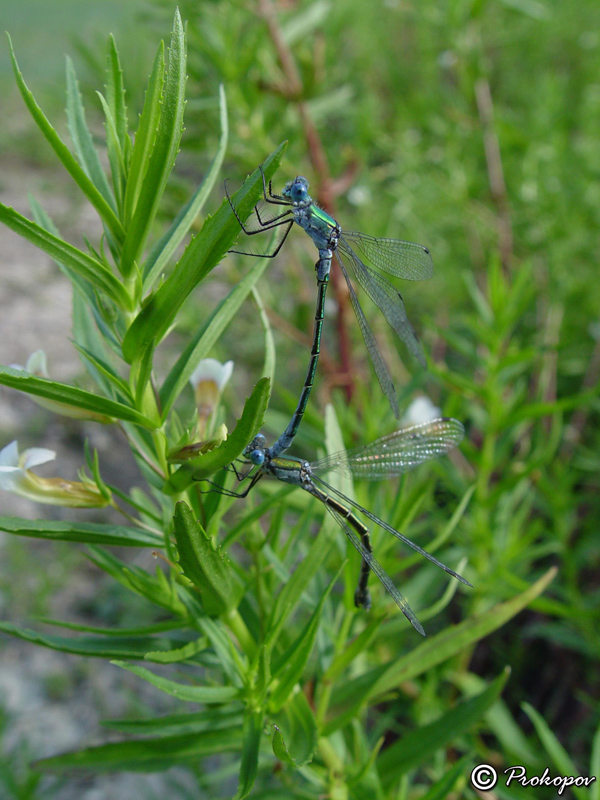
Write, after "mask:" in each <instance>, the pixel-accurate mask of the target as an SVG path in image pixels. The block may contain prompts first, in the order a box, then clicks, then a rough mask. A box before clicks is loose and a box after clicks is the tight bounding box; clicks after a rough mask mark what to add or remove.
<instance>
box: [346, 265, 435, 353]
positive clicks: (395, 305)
mask: <svg viewBox="0 0 600 800" xmlns="http://www.w3.org/2000/svg"><path fill="white" fill-rule="evenodd" d="M337 256H338V261H341V253H340V252H339V251H338V252H337ZM346 256H347V257H348V258H349V259H350V262H351V264H352V269H353V271H354V275H355V276H356V280H357V281H358V283H359V285H360V286H361V288H362V289H363V291H364V292H366V294H367V295H368V296H369V297H370V298H371V300H372V301H373V302H374V303H375V305H376V306H377V307H378V308H379V310H380V311H381V313H382V314H383V316H384V317H385V318H386V320H387V323H388V325H390V327H391V328H392V329H393V330H394V331H395V332H396V333H397V334H398V336H399V337H400V339H401V340H402V341H403V342H404V344H405V345H406V346H407V348H408V350H409V351H410V352H411V353H412V355H413V356H414V357H415V358H416V359H417V361H418V362H419V364H421V366H423V367H426V366H427V361H426V359H425V354H424V352H423V347H422V346H421V343H420V341H419V340H418V338H417V334H416V333H415V329H414V328H413V326H412V325H411V324H410V322H409V321H408V316H407V315H406V308H405V307H404V301H403V300H402V296H401V295H400V292H398V290H397V289H396V288H395V287H394V286H392V284H391V283H390V282H389V281H387V280H386V279H385V278H384V277H383V276H382V275H379V273H377V272H375V270H373V269H371V268H370V267H367V265H366V264H363V262H362V261H361V260H360V258H358V256H357V255H356V254H355V253H354V252H352V250H350V251H349V252H348V253H346Z"/></svg>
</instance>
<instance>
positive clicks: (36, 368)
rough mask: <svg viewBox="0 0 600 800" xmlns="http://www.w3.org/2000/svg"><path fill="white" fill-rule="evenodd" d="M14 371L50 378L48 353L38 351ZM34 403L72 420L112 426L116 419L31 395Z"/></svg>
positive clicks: (12, 366)
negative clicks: (83, 420) (90, 421)
mask: <svg viewBox="0 0 600 800" xmlns="http://www.w3.org/2000/svg"><path fill="white" fill-rule="evenodd" d="M10 366H11V368H12V369H18V370H21V372H28V373H29V374H30V375H35V376H36V378H50V375H49V374H48V362H47V360H46V353H44V351H43V350H36V351H35V353H32V354H31V355H30V356H29V358H28V359H27V364H26V365H25V366H24V367H22V366H21V365H20V364H11V365H10ZM31 399H32V400H33V402H34V403H37V404H38V406H41V407H42V408H47V409H48V410H49V411H53V412H54V413H55V414H62V416H64V417H70V418H71V419H85V420H92V421H93V422H101V423H102V424H103V425H110V424H111V423H113V422H114V421H115V420H114V417H109V416H107V415H106V414H102V413H100V412H99V411H90V410H88V409H85V408H79V407H78V406H72V405H71V404H70V403H61V402H60V400H49V399H48V398H47V397H39V396H36V395H31Z"/></svg>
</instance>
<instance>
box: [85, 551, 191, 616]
mask: <svg viewBox="0 0 600 800" xmlns="http://www.w3.org/2000/svg"><path fill="white" fill-rule="evenodd" d="M87 557H88V558H89V559H90V561H91V562H92V563H93V564H95V565H96V566H97V567H98V568H99V569H101V570H103V571H104V572H106V573H107V574H108V575H112V577H113V578H114V579H115V580H116V581H118V582H119V583H120V584H121V585H122V586H124V587H125V588H126V589H128V590H129V591H132V592H135V593H136V594H139V595H141V596H142V597H145V598H146V599H147V600H149V601H150V602H151V603H153V604H155V605H157V606H159V607H160V608H166V609H167V610H168V611H170V612H171V613H172V614H174V615H176V616H180V617H185V616H186V612H185V607H184V605H183V603H182V602H181V601H180V599H179V597H178V595H177V593H176V590H175V586H173V584H172V583H170V582H169V581H168V580H167V578H166V577H165V574H164V573H163V571H162V570H161V568H160V567H159V566H157V567H156V574H155V575H154V576H152V575H149V574H148V573H147V572H146V571H145V570H143V569H140V568H139V567H136V566H133V565H132V566H127V565H126V564H124V563H123V562H122V561H121V560H120V559H118V558H117V557H116V556H115V555H113V554H112V553H111V552H109V551H108V550H105V549H101V548H98V547H95V546H94V545H90V546H89V553H88V554H87Z"/></svg>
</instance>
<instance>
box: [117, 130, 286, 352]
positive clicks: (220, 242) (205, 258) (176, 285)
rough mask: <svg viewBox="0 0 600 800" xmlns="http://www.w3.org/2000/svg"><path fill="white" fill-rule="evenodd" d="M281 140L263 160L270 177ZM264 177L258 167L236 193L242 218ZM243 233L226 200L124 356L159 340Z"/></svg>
mask: <svg viewBox="0 0 600 800" xmlns="http://www.w3.org/2000/svg"><path fill="white" fill-rule="evenodd" d="M285 146H286V145H285V143H283V144H281V145H280V146H279V147H278V148H277V150H275V152H274V153H272V154H271V155H270V156H269V158H267V160H266V161H265V162H264V164H263V170H264V173H265V177H266V179H267V180H269V179H270V178H271V177H272V176H273V174H274V172H275V170H276V169H277V167H278V166H279V162H280V161H281V158H282V156H283V153H284V150H285ZM262 185H263V184H262V177H261V175H260V172H259V170H258V169H256V170H255V171H254V172H253V173H252V175H251V176H250V177H249V178H248V180H247V181H246V182H245V183H244V185H243V186H242V187H241V189H239V190H238V191H237V192H236V193H235V195H234V196H233V202H234V203H235V207H236V209H237V210H238V213H239V215H240V217H241V219H245V218H247V217H248V216H249V214H250V212H251V211H252V209H253V208H254V206H255V205H256V203H257V202H258V201H259V199H260V196H261V194H262ZM239 233H240V226H239V223H238V221H237V220H236V218H235V216H234V214H233V212H232V211H231V208H230V207H229V203H227V201H226V200H224V201H223V203H222V204H221V208H220V209H219V210H218V211H217V213H216V214H215V215H214V216H213V217H208V218H207V219H206V221H205V223H204V225H203V227H202V230H201V231H200V233H199V234H198V235H197V236H196V237H194V238H193V239H192V241H191V242H190V243H189V245H188V246H187V248H186V250H185V252H184V254H183V256H182V257H181V258H180V259H179V261H178V262H177V264H176V265H175V268H174V269H173V272H172V273H171V275H169V277H168V278H167V280H166V281H165V282H164V283H163V285H162V286H161V287H160V288H159V289H158V290H157V291H156V292H155V294H154V295H153V296H152V297H151V298H150V299H149V301H148V302H147V303H146V304H145V306H144V308H143V309H142V311H141V312H140V313H139V314H138V316H137V317H136V319H135V320H134V321H133V323H132V325H131V327H130V328H129V330H128V331H127V334H126V336H125V339H124V341H123V354H124V357H125V360H126V361H128V362H130V363H131V362H132V361H133V359H134V358H135V357H136V355H137V353H138V352H139V351H140V350H141V349H143V348H144V347H147V346H149V345H151V344H152V342H154V341H156V343H158V342H160V340H161V339H162V338H163V336H164V335H165V333H166V332H167V331H168V329H169V328H170V326H171V324H172V322H173V320H174V319H175V316H176V315H177V312H178V311H179V309H180V308H181V306H182V305H183V303H184V301H185V300H186V298H187V297H188V296H189V294H190V292H191V291H192V290H193V289H194V288H195V287H196V286H197V285H198V284H199V283H200V282H201V281H202V280H203V279H204V278H205V277H206V276H207V275H208V273H209V272H210V271H211V270H212V269H213V268H214V267H216V265H217V264H218V263H219V261H220V260H221V259H222V258H223V256H224V255H225V253H226V252H227V250H229V249H230V248H231V246H232V245H233V243H234V242H235V240H236V239H237V237H238V236H239Z"/></svg>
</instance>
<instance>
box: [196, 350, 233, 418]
mask: <svg viewBox="0 0 600 800" xmlns="http://www.w3.org/2000/svg"><path fill="white" fill-rule="evenodd" d="M232 372H233V361H228V362H227V363H226V364H221V362H220V361H217V359H216V358H204V359H202V361H201V362H200V363H199V364H198V366H197V367H196V369H195V370H194V371H193V373H192V375H191V376H190V383H191V384H192V386H193V387H194V396H195V398H196V405H197V406H198V414H199V416H200V417H201V418H204V419H206V418H207V417H209V416H210V415H211V414H212V413H213V411H214V410H215V408H216V407H217V404H218V402H219V399H220V397H221V392H222V391H223V389H224V388H225V386H226V385H227V382H228V381H229V379H230V378H231V374H232Z"/></svg>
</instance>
